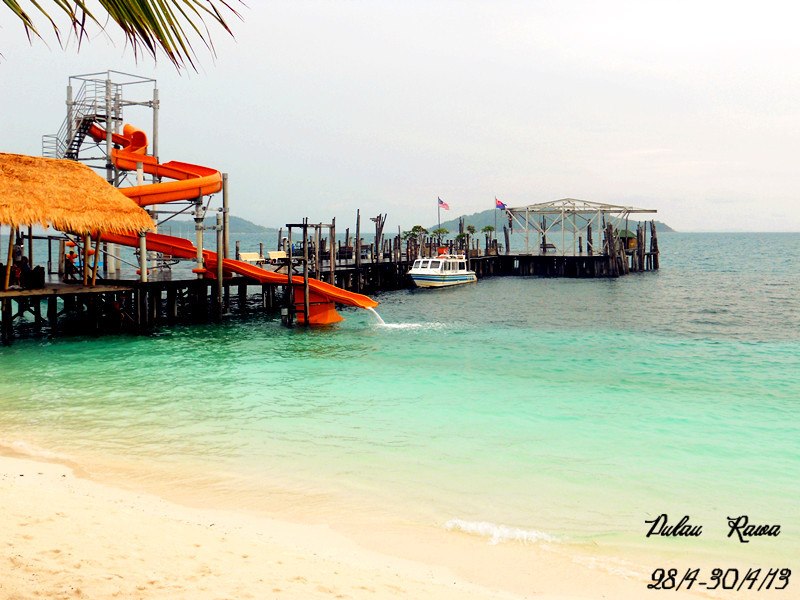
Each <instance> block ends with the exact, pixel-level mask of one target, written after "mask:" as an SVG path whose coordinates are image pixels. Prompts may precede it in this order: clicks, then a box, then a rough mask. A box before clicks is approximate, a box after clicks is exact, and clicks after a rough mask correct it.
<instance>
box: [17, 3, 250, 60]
mask: <svg viewBox="0 0 800 600" xmlns="http://www.w3.org/2000/svg"><path fill="white" fill-rule="evenodd" d="M3 2H4V3H5V5H6V7H7V8H9V9H10V10H11V12H12V13H13V14H15V15H16V16H17V17H18V18H19V20H20V21H21V22H22V25H23V27H24V28H25V33H26V34H27V36H28V39H29V40H31V39H32V38H33V37H38V38H42V34H41V33H40V31H39V28H38V27H37V26H36V24H35V23H34V18H33V17H32V16H31V12H29V11H30V10H31V9H28V10H25V9H24V8H23V7H22V6H20V3H19V2H18V0H3ZM232 3H233V1H231V2H228V1H226V0H139V1H137V2H124V1H121V0H99V4H100V6H101V7H102V9H103V11H105V16H106V18H105V19H104V18H103V16H102V15H101V14H100V12H99V11H96V10H95V11H94V12H93V11H92V10H90V9H89V8H88V7H87V4H88V2H86V0H75V1H73V2H70V1H68V0H54V1H53V3H52V8H51V9H50V10H47V9H45V7H43V6H42V4H43V3H42V2H40V1H37V0H30V4H31V5H32V6H33V8H34V9H35V10H34V11H32V13H33V14H34V15H36V14H37V13H39V14H40V16H41V18H42V19H43V20H44V21H46V22H47V23H48V24H49V25H50V27H52V28H53V33H54V34H55V36H56V39H57V40H58V42H59V44H61V43H62V41H61V33H62V30H61V28H60V27H59V25H58V24H57V23H56V18H58V17H59V16H60V17H62V18H66V22H67V23H69V27H70V28H71V29H72V31H73V32H74V33H75V35H76V36H77V39H78V46H79V47H80V44H81V42H82V41H83V40H84V39H85V38H88V36H89V31H88V28H89V27H90V26H91V25H92V24H94V25H96V26H97V27H99V28H100V29H103V30H105V28H106V27H107V24H108V21H109V19H110V20H111V21H113V22H114V23H116V24H117V26H118V27H119V28H120V29H121V30H122V32H123V34H124V35H125V39H126V41H127V42H128V43H130V45H131V47H132V48H133V54H134V56H136V57H138V55H139V53H140V52H142V51H144V52H146V53H147V54H149V55H150V56H152V57H153V58H155V57H156V52H157V51H158V49H159V48H160V49H161V50H162V51H163V52H164V53H165V54H166V55H167V58H169V60H170V61H171V62H172V64H174V65H175V67H177V68H182V67H185V66H190V67H192V68H193V69H195V68H196V67H195V64H194V60H193V58H194V57H196V54H195V51H194V48H193V47H192V44H191V41H190V38H191V37H193V36H196V37H199V38H200V41H202V42H203V44H204V45H205V46H206V48H208V49H209V50H210V51H211V53H212V55H213V54H214V45H213V44H212V42H211V34H210V32H209V30H208V26H207V24H206V20H209V21H212V22H216V23H217V24H218V25H220V26H222V28H223V29H224V30H225V31H227V32H228V33H229V34H231V35H233V34H232V32H231V30H230V27H228V23H227V22H226V20H225V17H224V16H223V12H230V13H231V14H233V15H235V16H237V17H239V16H240V15H239V13H238V12H237V11H236V10H235V9H234V8H233V6H232ZM239 3H241V2H240V0H239Z"/></svg>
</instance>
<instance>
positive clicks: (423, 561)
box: [0, 456, 744, 600]
mask: <svg viewBox="0 0 800 600" xmlns="http://www.w3.org/2000/svg"><path fill="white" fill-rule="evenodd" d="M0 503H2V506H3V509H4V518H3V519H2V521H0V538H1V539H2V545H3V552H2V557H1V558H0V560H2V562H3V563H4V568H3V571H2V572H3V575H2V576H1V577H0V598H5V599H20V600H21V599H28V598H148V599H149V598H171V599H174V598H193V599H206V598H207V599H212V598H214V599H216V598H231V599H239V598H297V599H300V598H303V599H306V598H396V597H407V598H467V599H471V598H475V599H478V598H481V599H482V598H496V599H514V598H549V599H567V598H623V599H625V598H630V599H633V598H643V597H648V596H649V595H651V594H657V593H658V592H651V591H648V590H647V589H646V583H647V582H646V578H645V577H643V576H642V575H641V574H640V575H638V576H637V575H632V574H631V573H622V572H617V573H614V572H611V570H609V569H608V568H598V567H597V566H596V565H593V564H592V561H591V560H587V559H583V560H576V559H575V557H569V556H566V555H564V554H561V553H559V552H552V551H548V550H546V549H543V548H539V547H536V546H535V545H531V546H530V547H526V553H525V557H526V558H525V565H526V566H524V567H522V568H520V566H519V559H518V556H519V554H520V552H519V548H518V547H516V548H515V547H514V544H513V543H509V544H505V545H504V544H500V545H491V544H489V543H488V542H487V540H486V539H485V538H474V537H470V536H467V535H465V534H464V535H462V534H458V533H454V532H442V536H441V537H440V538H439V537H437V536H429V537H423V538H417V537H415V536H414V535H413V534H412V533H410V531H411V530H408V529H407V530H403V528H397V527H394V526H393V525H392V524H389V525H388V526H387V531H381V530H380V529H379V528H378V529H377V530H376V529H375V528H374V524H372V525H373V526H372V527H371V529H372V530H371V531H370V532H369V533H368V534H366V533H365V534H363V535H361V536H352V537H351V536H348V535H343V534H342V533H340V532H339V531H337V530H335V529H333V528H331V527H328V526H326V525H319V524H303V523H295V522H286V521H281V520H276V519H271V518H266V517H263V516H256V515H251V514H246V513H239V512H234V511H228V510H225V511H223V510H214V509H197V508H190V507H186V506H183V505H179V504H175V503H172V502H169V501H167V500H164V499H162V498H159V497H157V496H154V495H150V494H147V493H135V492H132V491H130V490H121V489H118V488H115V487H111V486H109V485H104V484H102V483H99V482H95V481H92V480H89V479H85V478H82V477H78V476H76V474H75V472H73V470H72V469H70V468H69V467H67V466H65V465H62V464H55V463H47V462H40V461H39V460H31V459H29V458H23V457H17V456H3V457H0ZM382 538H383V539H386V540H389V539H391V540H392V541H391V542H387V543H386V544H383V543H382V541H381V540H382ZM383 547H385V550H382V549H381V548H383ZM512 555H516V556H517V558H516V559H514V558H512ZM409 556H414V557H415V558H414V559H413V560H412V559H409V558H408V557H409ZM507 561H510V562H507ZM514 561H516V563H515V562H514ZM509 566H511V567H512V568H511V569H509V568H508V567H509ZM662 593H665V592H662ZM669 595H670V597H671V598H681V597H713V596H710V595H708V594H707V593H706V594H702V593H699V592H693V593H691V594H684V593H683V592H678V593H675V592H669ZM737 597H744V596H742V595H741V594H738V595H737Z"/></svg>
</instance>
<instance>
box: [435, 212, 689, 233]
mask: <svg viewBox="0 0 800 600" xmlns="http://www.w3.org/2000/svg"><path fill="white" fill-rule="evenodd" d="M641 220H642V221H645V220H647V221H649V220H650V219H641ZM637 221H639V219H634V218H631V219H630V222H631V223H636V222H637ZM495 223H496V226H497V229H498V230H500V231H502V230H503V225H504V224H507V223H508V221H507V219H506V217H505V213H504V212H503V211H501V210H498V209H496V208H490V209H488V210H484V211H483V212H477V213H473V214H471V215H464V224H465V225H474V226H475V229H477V230H478V231H480V230H481V229H482V228H483V227H485V226H487V225H491V226H492V227H495ZM437 227H438V225H437V224H436V223H434V224H433V225H431V226H429V227H426V229H427V230H428V231H433V230H434V229H436V228H437ZM442 227H444V228H445V229H447V230H448V231H449V232H450V233H457V232H458V217H456V218H455V219H451V220H449V221H442ZM557 230H558V228H556V229H555V230H554V231H557ZM656 230H657V231H658V232H663V231H675V230H674V229H672V227H670V226H669V225H667V224H666V223H662V222H661V221H656Z"/></svg>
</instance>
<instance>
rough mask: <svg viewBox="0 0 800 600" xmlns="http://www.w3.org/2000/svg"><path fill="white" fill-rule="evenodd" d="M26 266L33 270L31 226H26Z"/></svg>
mask: <svg viewBox="0 0 800 600" xmlns="http://www.w3.org/2000/svg"><path fill="white" fill-rule="evenodd" d="M28 264H29V265H30V267H31V269H32V268H33V226H32V225H28Z"/></svg>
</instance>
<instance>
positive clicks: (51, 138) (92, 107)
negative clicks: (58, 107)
mask: <svg viewBox="0 0 800 600" xmlns="http://www.w3.org/2000/svg"><path fill="white" fill-rule="evenodd" d="M121 88H122V86H121V85H119V84H115V83H112V82H106V81H102V80H91V79H86V80H83V81H82V82H81V86H80V88H79V89H78V93H77V94H76V95H75V97H74V98H73V99H72V101H69V100H68V101H67V118H66V119H64V122H63V123H62V124H61V128H60V129H59V130H58V133H55V134H49V135H43V136H42V156H45V157H49V158H67V159H70V160H78V155H79V153H80V150H81V146H82V145H83V141H84V139H85V138H86V134H87V132H88V131H89V127H91V125H92V123H106V124H108V123H109V112H110V113H111V119H110V121H111V122H112V123H114V122H121V120H122V110H121V106H120V102H119V98H120V97H121ZM109 108H110V109H111V110H110V111H109Z"/></svg>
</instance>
